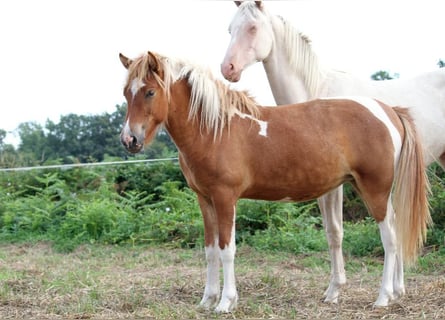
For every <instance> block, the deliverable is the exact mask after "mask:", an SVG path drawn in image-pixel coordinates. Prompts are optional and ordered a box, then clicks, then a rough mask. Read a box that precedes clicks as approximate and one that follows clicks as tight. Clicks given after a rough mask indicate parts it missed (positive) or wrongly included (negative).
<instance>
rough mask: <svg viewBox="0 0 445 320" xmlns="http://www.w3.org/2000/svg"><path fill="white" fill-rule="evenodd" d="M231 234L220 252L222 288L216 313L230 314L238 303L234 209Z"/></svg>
mask: <svg viewBox="0 0 445 320" xmlns="http://www.w3.org/2000/svg"><path fill="white" fill-rule="evenodd" d="M233 210H234V213H233V221H232V232H231V236H230V241H229V244H228V245H227V246H226V247H225V248H224V249H222V250H221V251H220V257H221V261H222V265H223V273H224V287H223V291H222V295H221V301H220V302H219V304H218V306H217V307H216V309H215V311H216V312H231V311H232V310H234V309H235V308H236V305H237V302H238V293H237V291H236V282H235V252H236V244H235V217H236V208H235V207H234V208H233Z"/></svg>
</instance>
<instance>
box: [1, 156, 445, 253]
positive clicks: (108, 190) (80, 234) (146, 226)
mask: <svg viewBox="0 0 445 320" xmlns="http://www.w3.org/2000/svg"><path fill="white" fill-rule="evenodd" d="M429 173H430V179H431V181H432V190H433V196H432V197H431V204H432V212H433V220H434V222H435V225H434V227H433V228H431V229H430V230H429V237H428V243H427V247H428V250H433V251H437V252H442V253H445V249H444V248H445V245H444V239H445V234H444V229H445V213H444V212H445V207H444V201H443V198H444V197H445V188H444V185H443V181H442V179H441V178H440V177H439V174H443V172H442V170H441V169H440V168H439V167H436V166H432V167H431V169H430V171H429ZM0 189H1V190H2V191H3V192H1V193H0V240H1V241H3V242H17V241H33V242H35V241H38V240H41V241H43V240H45V241H50V242H51V243H53V245H54V247H55V248H56V249H57V250H60V251H72V250H73V249H75V248H76V247H78V246H79V245H81V244H86V243H89V244H92V243H99V244H119V245H120V244H131V245H138V244H144V245H145V244H149V245H161V244H167V245H168V246H170V247H174V248H194V247H201V246H202V243H203V222H202V218H201V213H200V210H199V207H198V205H197V201H196V197H195V194H194V193H193V192H192V191H191V190H190V189H189V188H188V187H187V186H186V184H185V181H184V179H183V177H182V174H181V171H180V169H179V166H178V164H177V163H176V162H175V161H164V162H159V163H155V164H148V165H147V164H136V163H134V164H124V165H111V166H95V167H88V168H73V169H68V170H66V169H65V170H62V169H42V170H32V171H24V172H23V171H17V172H0ZM345 198H346V199H345V212H352V213H349V214H347V216H349V217H354V219H347V221H346V222H345V237H344V249H345V254H346V255H347V256H358V257H362V256H382V255H383V249H382V246H381V242H380V235H379V231H378V227H377V224H376V223H375V222H374V221H373V219H372V218H369V217H368V214H367V211H366V210H365V208H364V206H363V205H362V204H361V203H360V202H359V201H358V200H357V198H356V196H355V195H354V194H353V192H352V190H350V189H349V188H348V189H347V192H346V196H345ZM237 242H238V243H239V244H246V245H249V246H251V247H253V248H256V249H258V250H263V251H264V250H265V251H270V252H273V251H284V252H289V253H294V254H299V253H308V252H325V251H327V242H326V236H325V233H324V230H323V226H322V221H321V216H320V213H319V210H318V207H317V205H316V202H315V201H312V202H307V203H297V204H295V203H277V202H267V201H251V200H240V201H239V203H238V214H237Z"/></svg>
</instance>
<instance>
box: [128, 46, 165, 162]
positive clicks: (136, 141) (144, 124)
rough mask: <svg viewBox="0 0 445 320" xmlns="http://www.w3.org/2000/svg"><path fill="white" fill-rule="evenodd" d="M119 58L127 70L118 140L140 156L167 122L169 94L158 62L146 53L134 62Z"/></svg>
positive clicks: (157, 59)
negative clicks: (124, 112)
mask: <svg viewBox="0 0 445 320" xmlns="http://www.w3.org/2000/svg"><path fill="white" fill-rule="evenodd" d="M119 58H120V60H121V62H122V64H123V65H124V67H125V68H127V69H128V78H127V82H126V85H125V87H124V96H125V98H126V100H127V114H126V116H125V122H124V127H123V129H122V132H121V135H120V139H121V142H122V144H123V145H124V147H125V148H126V149H127V150H128V151H129V152H131V153H137V152H140V151H141V150H142V149H143V147H144V145H146V144H148V143H150V142H151V140H152V139H153V137H154V136H155V133H156V131H157V129H158V128H159V126H160V125H161V124H162V123H163V122H164V121H165V120H166V119H167V110H168V100H169V97H168V94H167V92H166V88H165V83H164V71H163V70H164V69H163V63H162V61H161V58H160V57H159V56H158V55H156V54H154V53H152V52H148V53H147V54H144V55H142V56H140V57H139V58H137V59H135V60H131V59H129V58H127V57H125V56H124V55H122V54H119Z"/></svg>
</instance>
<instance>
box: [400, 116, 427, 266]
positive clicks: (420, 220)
mask: <svg viewBox="0 0 445 320" xmlns="http://www.w3.org/2000/svg"><path fill="white" fill-rule="evenodd" d="M393 109H394V111H395V112H396V113H397V115H398V116H399V118H400V120H401V121H402V124H403V127H404V129H405V138H404V139H403V143H402V150H401V153H400V158H399V162H398V165H397V169H396V174H395V180H394V197H393V204H394V210H395V214H396V218H395V219H396V233H397V239H398V246H402V254H403V259H404V260H405V261H406V262H408V263H411V262H413V261H415V260H416V259H417V256H418V254H419V251H420V250H421V249H422V247H423V244H424V242H425V240H426V233H427V227H428V225H430V224H432V220H431V215H430V210H429V209H430V208H429V204H428V196H429V193H430V185H429V181H428V177H427V174H426V167H425V162H424V156H423V149H422V146H421V144H420V139H419V136H418V134H417V132H416V128H415V125H414V122H413V120H412V118H411V116H410V114H409V112H408V110H407V109H404V108H397V107H396V108H393Z"/></svg>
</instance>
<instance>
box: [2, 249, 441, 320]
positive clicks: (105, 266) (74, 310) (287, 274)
mask: <svg viewBox="0 0 445 320" xmlns="http://www.w3.org/2000/svg"><path fill="white" fill-rule="evenodd" d="M438 259H441V263H440V261H438ZM440 265H441V266H442V268H441V269H437V266H440ZM444 265H445V261H444V258H443V256H438V255H435V254H434V253H430V254H428V255H427V256H425V257H422V258H421V260H420V263H419V267H414V268H411V269H409V270H408V271H407V272H406V277H405V278H406V287H407V295H406V296H405V297H403V298H402V299H401V300H400V301H397V302H395V303H394V304H392V305H391V306H389V307H387V308H379V309H374V308H373V307H372V304H373V302H374V301H375V299H376V298H377V295H378V289H379V285H380V281H381V269H382V261H381V260H379V259H378V258H361V259H356V258H347V276H348V284H347V285H346V286H345V288H344V290H343V292H342V294H341V298H340V302H339V304H337V305H331V304H325V303H323V302H322V294H323V291H324V290H325V288H326V286H327V284H328V281H329V258H328V255H327V253H314V254H305V255H298V256H297V255H292V254H290V253H282V252H276V253H265V252H258V251H256V250H254V249H252V248H251V247H248V246H240V247H239V250H238V252H237V259H236V275H237V283H238V290H239V296H240V300H239V302H238V308H237V309H236V311H235V312H234V313H232V314H223V315H217V314H214V313H213V312H211V311H204V310H200V309H199V308H197V304H198V303H199V301H200V299H201V295H202V293H203V289H204V284H205V268H206V265H205V259H204V252H203V250H202V249H171V248H165V247H164V248H162V247H143V246H136V247H124V246H103V245H85V246H81V247H79V248H77V249H76V250H75V251H73V252H71V253H60V252H56V251H54V250H53V249H52V247H51V246H50V245H48V244H45V243H36V244H31V243H28V244H13V245H12V244H7V245H6V244H5V245H1V246H0V318H1V319H24V318H26V319H134V318H144V319H245V318H256V319H258V318H260V319H269V318H294V319H326V318H330V319H332V318H338V319H369V318H374V319H381V318H385V319H418V318H427V319H439V318H441V317H442V316H443V314H445V271H444V268H443V266H444ZM428 266H431V267H428Z"/></svg>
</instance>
